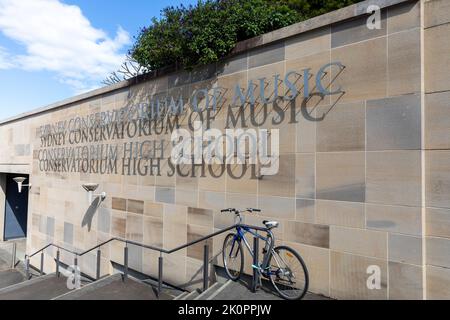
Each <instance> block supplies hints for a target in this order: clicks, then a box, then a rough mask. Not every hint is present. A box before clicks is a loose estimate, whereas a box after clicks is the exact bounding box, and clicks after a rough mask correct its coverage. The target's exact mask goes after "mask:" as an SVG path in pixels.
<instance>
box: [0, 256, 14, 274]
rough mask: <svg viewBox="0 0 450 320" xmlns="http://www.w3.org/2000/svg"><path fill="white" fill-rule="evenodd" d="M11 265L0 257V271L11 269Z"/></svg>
mask: <svg viewBox="0 0 450 320" xmlns="http://www.w3.org/2000/svg"><path fill="white" fill-rule="evenodd" d="M11 267H12V265H11V262H10V261H9V262H8V261H5V260H4V259H2V258H1V257H0V271H5V270H9V269H11Z"/></svg>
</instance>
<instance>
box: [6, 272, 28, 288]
mask: <svg viewBox="0 0 450 320" xmlns="http://www.w3.org/2000/svg"><path fill="white" fill-rule="evenodd" d="M25 280H26V278H25V275H24V274H23V273H22V272H20V271H18V270H13V269H11V270H5V271H0V290H1V289H4V288H7V287H10V286H12V285H15V284H18V283H22V282H24V281H25Z"/></svg>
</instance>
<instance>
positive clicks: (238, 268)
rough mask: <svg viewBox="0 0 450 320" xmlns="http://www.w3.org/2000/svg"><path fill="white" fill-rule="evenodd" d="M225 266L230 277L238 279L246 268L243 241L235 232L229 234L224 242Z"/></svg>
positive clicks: (234, 279)
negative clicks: (236, 237) (236, 236)
mask: <svg viewBox="0 0 450 320" xmlns="http://www.w3.org/2000/svg"><path fill="white" fill-rule="evenodd" d="M222 256H223V266H224V268H225V271H226V273H227V275H228V277H229V278H230V279H231V280H233V281H237V280H239V278H240V277H241V274H242V272H243V270H244V251H243V250H242V243H241V241H239V240H237V239H235V235H234V234H231V233H230V234H229V235H228V236H227V237H226V238H225V241H224V242H223V251H222Z"/></svg>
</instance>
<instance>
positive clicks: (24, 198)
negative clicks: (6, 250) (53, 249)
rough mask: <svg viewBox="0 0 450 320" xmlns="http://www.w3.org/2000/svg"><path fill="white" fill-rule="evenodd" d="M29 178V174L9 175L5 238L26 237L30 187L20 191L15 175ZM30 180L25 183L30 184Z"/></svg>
mask: <svg viewBox="0 0 450 320" xmlns="http://www.w3.org/2000/svg"><path fill="white" fill-rule="evenodd" d="M18 176H21V177H25V178H27V179H28V178H29V177H28V176H27V175H7V177H6V205H5V230H4V238H5V239H4V240H6V241H7V240H13V239H19V238H26V236H27V220H28V187H23V188H22V192H21V193H19V188H18V186H17V182H15V181H14V180H13V178H15V177H18ZM28 182H29V181H28V180H27V181H25V183H24V184H28Z"/></svg>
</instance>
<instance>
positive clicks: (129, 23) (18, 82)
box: [0, 0, 197, 119]
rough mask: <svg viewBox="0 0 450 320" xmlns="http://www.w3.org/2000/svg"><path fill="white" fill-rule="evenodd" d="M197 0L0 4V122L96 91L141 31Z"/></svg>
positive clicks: (8, 0) (19, 0) (14, 0)
mask: <svg viewBox="0 0 450 320" xmlns="http://www.w3.org/2000/svg"><path fill="white" fill-rule="evenodd" d="M196 2H197V0H183V1H181V0H158V1H155V0H128V1H126V0H0V119H5V118H8V117H11V116H14V115H16V114H19V113H22V112H26V111H30V110H33V109H35V108H38V107H42V106H45V105H48V104H51V103H53V102H57V101H59V100H62V99H64V98H68V97H71V96H73V95H76V94H79V93H82V92H86V91H89V90H91V89H95V88H97V87H99V86H101V81H102V80H103V79H104V78H105V77H106V76H107V75H108V73H109V72H112V71H115V70H116V69H117V68H118V67H119V66H120V64H121V62H122V61H123V57H124V54H125V53H126V52H127V50H128V49H129V48H130V46H131V45H132V42H133V37H134V36H136V35H137V33H138V31H139V30H140V28H141V27H144V26H148V25H149V23H150V19H151V17H153V16H156V17H159V16H160V11H161V9H163V8H164V7H166V6H169V5H179V4H181V3H183V4H185V5H187V4H194V3H196Z"/></svg>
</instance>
